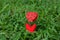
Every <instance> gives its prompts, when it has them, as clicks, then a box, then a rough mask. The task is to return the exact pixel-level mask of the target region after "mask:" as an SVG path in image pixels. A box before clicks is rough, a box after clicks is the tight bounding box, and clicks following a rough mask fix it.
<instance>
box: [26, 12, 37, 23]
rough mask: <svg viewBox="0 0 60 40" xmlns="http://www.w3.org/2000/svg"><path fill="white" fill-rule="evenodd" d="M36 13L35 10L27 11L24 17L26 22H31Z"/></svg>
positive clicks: (34, 18) (35, 17)
mask: <svg viewBox="0 0 60 40" xmlns="http://www.w3.org/2000/svg"><path fill="white" fill-rule="evenodd" d="M37 17H38V13H37V12H27V14H26V18H27V20H28V22H33V21H35V20H36V19H37Z"/></svg>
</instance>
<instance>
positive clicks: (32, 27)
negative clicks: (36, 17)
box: [26, 23, 36, 32]
mask: <svg viewBox="0 0 60 40" xmlns="http://www.w3.org/2000/svg"><path fill="white" fill-rule="evenodd" d="M35 29H36V24H33V25H32V26H31V25H29V24H27V23H26V30H28V31H29V32H34V31H35Z"/></svg>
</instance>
